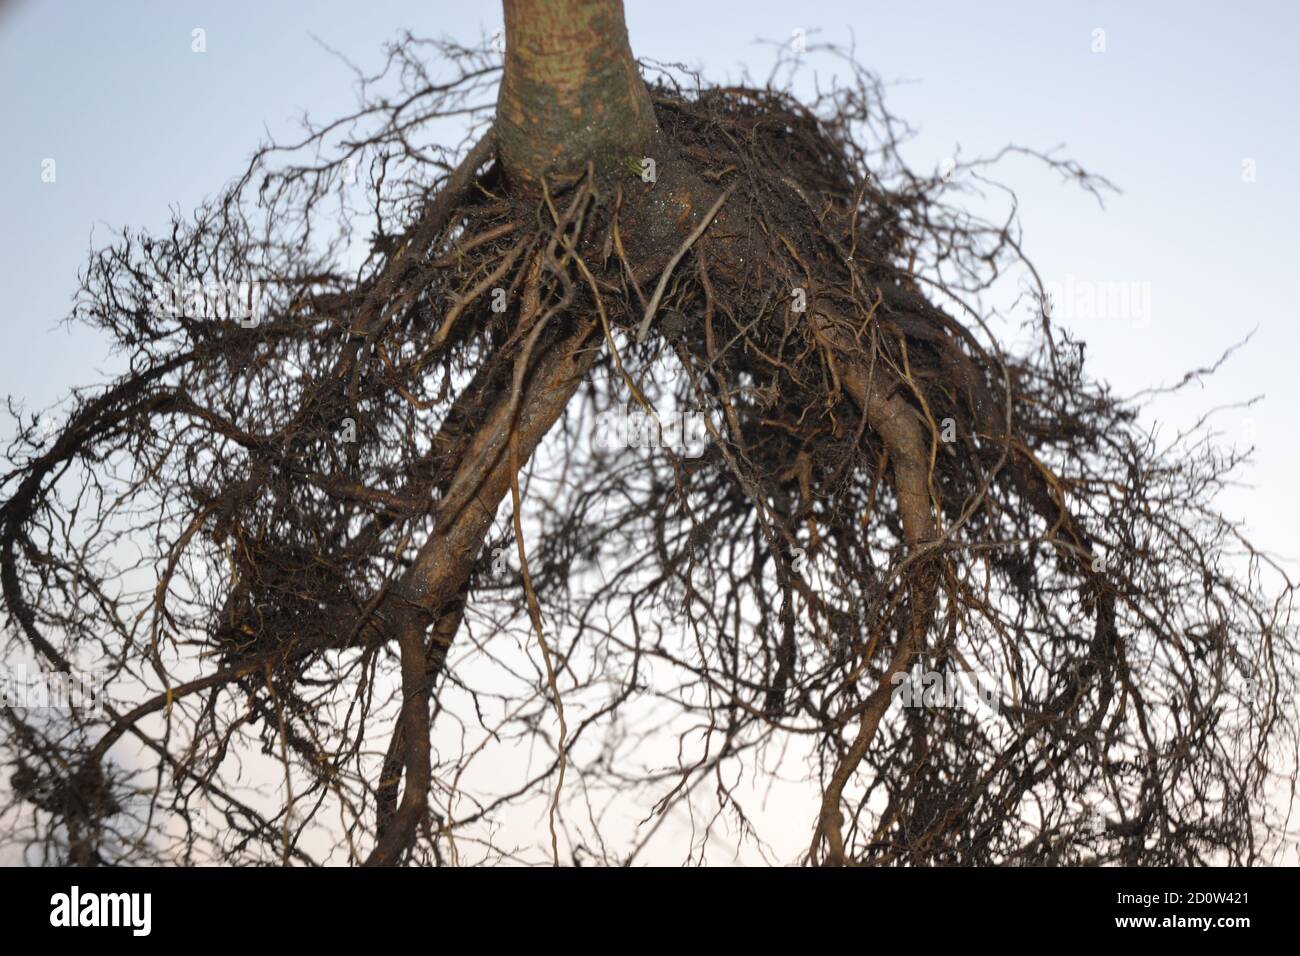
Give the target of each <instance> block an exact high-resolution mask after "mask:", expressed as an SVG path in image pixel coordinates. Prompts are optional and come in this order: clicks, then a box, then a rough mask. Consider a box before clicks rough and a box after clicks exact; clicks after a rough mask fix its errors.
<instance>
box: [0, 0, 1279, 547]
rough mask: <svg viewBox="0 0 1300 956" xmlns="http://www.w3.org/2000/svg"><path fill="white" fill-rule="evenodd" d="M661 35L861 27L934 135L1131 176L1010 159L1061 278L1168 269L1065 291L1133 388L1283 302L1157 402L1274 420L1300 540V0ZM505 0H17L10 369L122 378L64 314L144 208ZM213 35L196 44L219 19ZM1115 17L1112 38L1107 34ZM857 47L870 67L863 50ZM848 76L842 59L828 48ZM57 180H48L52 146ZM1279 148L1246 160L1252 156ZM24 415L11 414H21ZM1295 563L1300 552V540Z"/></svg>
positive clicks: (1162, 417) (8, 244) (790, 17)
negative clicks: (1118, 299)
mask: <svg viewBox="0 0 1300 956" xmlns="http://www.w3.org/2000/svg"><path fill="white" fill-rule="evenodd" d="M627 9H628V24H629V31H630V34H631V39H632V48H633V51H634V52H635V53H636V54H637V55H638V56H642V57H650V58H654V59H658V60H665V61H679V62H683V63H686V64H687V65H690V66H692V67H697V68H700V69H702V70H703V71H704V72H705V74H706V76H708V77H710V78H713V79H727V78H732V79H734V78H738V77H739V76H740V74H741V72H742V70H743V69H744V68H745V67H748V68H749V70H750V72H751V73H752V74H753V75H754V76H756V77H760V78H761V77H765V76H766V75H767V73H768V69H769V67H770V64H771V61H772V55H773V54H772V51H771V49H770V47H768V46H764V45H761V44H759V43H757V42H756V41H757V40H759V39H764V40H776V41H781V40H788V38H789V37H790V35H791V31H792V30H795V29H803V30H805V31H807V33H808V36H809V40H810V42H813V43H816V42H823V41H825V42H833V43H840V44H846V45H847V44H849V43H851V42H852V43H856V49H857V55H858V58H859V59H860V60H861V61H862V62H863V63H864V64H865V65H867V66H869V67H870V68H872V69H874V70H875V71H877V72H878V73H879V74H880V75H881V76H882V77H883V78H884V79H885V80H886V81H899V85H897V86H896V87H895V88H894V89H893V91H892V93H891V95H890V96H889V100H888V102H889V105H890V106H891V108H892V111H893V112H894V113H895V114H897V115H899V116H901V117H903V118H905V119H906V120H908V121H909V122H910V123H912V124H913V125H914V126H915V127H917V128H918V129H919V130H920V135H919V136H918V138H917V139H916V140H915V141H914V142H913V143H912V144H911V145H910V146H909V148H908V149H907V151H906V154H907V156H908V157H909V159H910V160H911V161H912V163H913V165H914V166H916V167H917V168H919V169H931V168H934V167H936V166H938V165H939V164H940V163H941V162H942V160H943V159H944V158H945V157H947V156H949V155H951V154H952V153H953V151H954V149H955V148H956V147H957V146H960V148H961V155H962V156H963V157H970V156H975V155H978V154H981V153H992V152H995V151H996V150H997V149H998V148H1000V147H1001V146H1003V145H1005V144H1006V143H1008V142H1014V143H1017V144H1020V145H1024V146H1031V147H1038V148H1043V149H1049V148H1052V147H1054V146H1057V145H1058V144H1064V145H1065V150H1064V152H1065V154H1066V155H1069V156H1071V157H1073V158H1075V159H1077V160H1079V161H1080V162H1081V163H1082V164H1083V165H1084V166H1085V167H1086V168H1087V169H1089V170H1090V171H1092V172H1097V173H1101V174H1103V175H1105V176H1107V177H1108V178H1110V179H1111V180H1112V181H1113V182H1114V183H1116V184H1117V185H1118V186H1119V187H1120V188H1121V189H1122V190H1123V194H1122V195H1119V196H1115V197H1113V198H1111V199H1109V200H1108V202H1107V208H1106V210H1104V211H1102V210H1100V209H1099V208H1098V206H1097V203H1096V202H1095V201H1094V200H1093V199H1092V198H1091V197H1089V196H1087V195H1085V194H1083V193H1082V192H1080V191H1079V190H1077V189H1074V188H1072V187H1069V186H1067V185H1064V184H1062V183H1061V182H1060V179H1059V177H1058V176H1056V175H1055V174H1053V173H1051V172H1048V171H1045V170H1043V169H1042V168H1040V167H1038V166H1035V165H1033V164H1031V163H1029V162H1027V161H1021V160H1013V161H1008V162H1007V163H1006V164H1005V165H1004V166H1003V167H1002V170H1001V178H1002V179H1003V181H1006V182H1009V183H1011V184H1013V185H1014V186H1015V187H1016V188H1017V191H1018V193H1019V196H1020V201H1021V216H1022V220H1023V222H1024V225H1025V230H1026V249H1027V251H1028V252H1029V253H1030V255H1031V257H1033V258H1034V260H1035V261H1036V263H1037V265H1038V267H1039V270H1040V272H1041V273H1042V275H1043V276H1044V278H1045V279H1047V280H1049V281H1058V282H1065V281H1066V277H1067V276H1069V277H1072V278H1073V280H1074V281H1075V282H1079V281H1084V282H1109V283H1128V282H1133V283H1144V284H1147V285H1145V286H1144V288H1146V289H1149V292H1150V315H1149V317H1143V318H1141V320H1140V321H1131V320H1125V319H1120V318H1106V319H1095V318H1094V319H1087V318H1082V317H1073V318H1071V317H1070V316H1068V315H1066V316H1063V319H1064V322H1065V324H1066V325H1068V326H1070V327H1071V328H1072V329H1073V331H1074V332H1076V333H1077V334H1078V335H1079V336H1081V337H1082V338H1084V339H1085V340H1086V341H1087V342H1088V353H1087V357H1088V369H1089V371H1090V372H1091V374H1092V375H1094V376H1096V377H1100V378H1103V379H1106V380H1108V381H1110V382H1111V383H1112V385H1113V386H1114V388H1115V390H1116V391H1117V392H1118V393H1120V394H1129V393H1133V392H1137V391H1140V390H1142V389H1145V388H1149V387H1153V386H1156V385H1159V384H1162V383H1171V382H1173V381H1176V380H1177V379H1178V378H1180V377H1181V376H1182V374H1183V373H1184V372H1186V371H1187V370H1189V369H1192V368H1195V367H1198V366H1202V365H1206V364H1208V363H1210V362H1212V361H1213V360H1214V359H1215V358H1217V357H1218V355H1219V354H1220V353H1221V352H1222V351H1223V350H1224V349H1225V348H1227V347H1228V346H1229V345H1231V344H1232V343H1234V342H1236V341H1237V340H1239V339H1241V338H1242V337H1244V336H1245V335H1246V334H1247V333H1248V332H1249V331H1250V330H1251V329H1253V328H1256V327H1257V328H1258V331H1257V332H1256V334H1255V337H1254V338H1253V339H1252V340H1251V342H1250V343H1249V344H1248V345H1247V346H1246V347H1245V348H1244V349H1243V350H1241V351H1240V352H1238V353H1237V354H1236V355H1235V356H1234V358H1233V359H1232V360H1230V361H1229V363H1228V364H1227V365H1226V366H1225V367H1224V368H1223V369H1222V370H1221V372H1220V373H1219V374H1218V375H1216V376H1215V377H1214V378H1213V379H1211V380H1210V381H1209V382H1207V383H1206V384H1205V386H1204V387H1203V388H1196V389H1193V390H1190V391H1187V392H1184V393H1183V394H1182V395H1181V396H1180V397H1179V398H1178V399H1176V400H1174V401H1166V402H1164V403H1162V404H1160V405H1158V406H1157V407H1156V409H1155V410H1154V411H1155V414H1156V416H1158V419H1157V418H1152V423H1153V424H1154V423H1155V422H1156V421H1157V420H1158V421H1159V422H1160V423H1163V424H1162V427H1163V428H1164V429H1166V430H1167V431H1172V430H1173V428H1174V427H1175V426H1177V425H1179V424H1187V423H1189V422H1190V421H1192V420H1194V419H1196V418H1197V417H1199V416H1200V415H1201V414H1203V413H1205V412H1207V411H1209V410H1210V409H1211V408H1214V407H1216V406H1220V405H1227V404H1231V403H1234V402H1240V401H1245V400H1247V399H1249V398H1251V397H1253V396H1255V395H1261V394H1262V395H1263V396H1264V398H1263V399H1262V400H1261V402H1260V403H1259V404H1258V405H1256V406H1255V407H1254V408H1253V409H1251V410H1250V411H1249V412H1240V411H1229V412H1226V413H1224V414H1223V415H1222V416H1220V417H1219V418H1217V419H1216V421H1217V423H1218V426H1219V427H1220V428H1221V429H1222V430H1223V432H1224V433H1225V438H1226V440H1229V441H1236V442H1237V443H1239V444H1240V443H1249V442H1251V441H1253V443H1254V444H1255V446H1256V448H1257V451H1256V460H1255V463H1254V464H1253V465H1252V466H1251V467H1249V468H1248V469H1246V470H1244V471H1243V472H1242V473H1241V478H1242V479H1243V481H1244V482H1245V485H1244V486H1243V487H1241V488H1237V489H1233V490H1232V491H1231V492H1230V493H1229V494H1228V495H1227V496H1225V498H1224V499H1223V501H1222V506H1223V509H1224V510H1225V511H1226V512H1227V513H1228V514H1229V515H1230V516H1233V517H1236V518H1240V519H1241V520H1242V521H1243V522H1244V524H1245V527H1246V529H1247V531H1248V533H1249V534H1250V535H1251V536H1252V537H1253V538H1254V539H1255V541H1256V543H1257V544H1258V545H1260V546H1261V547H1263V548H1264V549H1265V550H1268V551H1271V552H1274V553H1276V554H1279V555H1282V556H1285V557H1288V558H1300V541H1298V539H1300V535H1298V534H1297V532H1298V531H1300V515H1298V514H1297V509H1296V507H1295V505H1294V499H1293V498H1291V496H1290V493H1291V491H1292V490H1293V489H1294V487H1295V485H1296V480H1297V474H1296V472H1297V466H1300V455H1297V450H1296V434H1297V429H1296V421H1297V418H1298V417H1300V369H1297V367H1296V362H1297V359H1298V358H1300V322H1297V315H1296V312H1297V303H1298V302H1300V268H1298V265H1300V238H1298V230H1300V125H1298V124H1297V122H1296V100H1297V91H1300V57H1297V56H1296V55H1295V49H1294V44H1295V37H1296V35H1297V34H1298V33H1300V4H1294V3H1286V2H1281V0H1278V2H1270V3H1266V2H1249V0H1248V2H1242V3H1236V4H1232V5H1226V4H1210V3H1185V2H1184V3H1172V2H1170V3H1143V4H1134V3H1084V2H1073V3H1064V2H1053V3H1042V2H1037V3H1033V2H1014V3H1012V2H1002V3H986V4H972V3H970V2H968V0H961V2H958V0H945V2H933V0H922V2H915V3H911V2H909V3H902V4H900V3H896V2H891V3H879V2H873V0H846V2H832V0H800V2H798V3H789V2H785V3H781V2H765V0H744V2H740V0H728V2H714V3H701V2H699V0H691V2H679V0H628V2H627ZM500 16H501V15H500V7H499V4H498V3H496V2H486V0H484V2H455V3H450V2H441V0H371V2H368V3H365V4H361V3H357V2H355V0H316V2H310V3H309V2H306V0H298V2H290V0H277V2H260V3H254V2H239V0H223V2H212V0H189V2H185V3H177V2H174V0H173V2H164V0H123V2H117V3H102V2H89V0H82V2H71V0H67V2H63V0H17V2H14V3H11V4H8V5H5V4H3V3H0V89H3V90H4V91H5V92H4V94H3V97H0V142H2V143H3V147H2V148H0V334H2V336H3V338H2V340H0V341H2V343H3V344H2V345H0V395H6V394H8V395H14V396H16V397H19V398H21V399H23V400H24V401H25V404H26V406H27V408H28V409H29V410H32V409H37V408H40V407H43V406H46V405H48V404H50V403H51V402H53V401H56V400H58V399H60V398H62V397H63V396H64V395H65V394H66V392H67V390H68V388H69V387H71V386H73V385H84V384H90V383H92V382H99V381H102V379H103V376H102V375H101V374H99V373H98V372H97V371H96V370H107V369H110V368H111V367H112V363H111V362H110V361H109V359H108V357H107V352H106V344H105V342H104V341H103V340H100V339H97V338H96V337H95V336H94V335H93V334H90V333H88V332H87V331H86V330H84V329H74V330H72V331H71V332H69V331H67V330H65V329H63V328H61V327H58V326H57V323H58V321H59V320H60V319H61V318H63V317H64V316H65V315H66V313H67V312H68V310H69V307H70V297H71V295H72V293H73V291H74V289H75V287H76V274H77V271H78V269H79V268H81V267H82V266H83V265H84V263H85V260H86V254H87V251H88V249H89V247H90V246H91V245H103V244H105V243H107V242H108V241H109V240H110V238H111V235H112V233H113V231H114V230H115V229H119V228H120V227H122V226H127V225H129V226H143V227H155V228H157V227H162V226H163V225H165V224H166V222H167V221H168V209H169V206H172V205H175V206H177V207H179V208H180V209H182V210H184V211H189V210H190V209H192V208H193V207H194V206H195V205H197V204H198V203H199V202H200V201H201V200H202V199H203V198H205V197H210V196H213V195H215V194H216V193H217V191H218V190H219V188H220V187H221V186H222V185H224V184H225V183H226V182H227V181H228V180H229V179H230V178H231V177H232V176H233V175H235V174H236V173H238V172H239V171H241V170H242V169H243V167H244V165H245V163H246V161H247V159H248V157H249V155H250V153H251V152H252V150H253V149H254V148H255V147H256V145H257V144H258V143H259V142H260V141H262V140H264V139H265V138H266V137H267V131H268V130H269V131H270V132H271V133H273V134H275V135H277V136H280V137H288V136H290V135H291V134H293V133H294V132H295V131H296V130H297V119H298V117H299V116H300V115H301V113H302V111H303V110H307V111H308V112H309V113H310V114H311V115H312V117H314V118H315V119H318V120H321V119H331V118H333V117H335V116H337V115H342V114H343V113H345V112H348V111H350V110H351V109H352V108H353V106H354V94H353V86H352V80H353V77H352V75H351V74H350V73H349V71H348V70H347V69H346V68H345V67H344V65H343V64H342V63H340V62H339V61H338V59H336V58H335V57H334V56H332V55H331V54H329V53H328V52H327V51H326V50H325V49H323V48H322V46H321V45H320V43H318V42H317V41H316V40H315V39H313V35H314V36H315V37H318V38H319V40H320V41H321V42H322V43H324V44H327V45H329V46H330V47H333V48H334V49H336V50H338V51H340V52H341V53H343V54H345V55H346V56H347V57H348V58H349V59H350V60H352V62H354V63H356V64H357V65H358V66H359V67H361V68H362V69H363V70H365V71H366V72H373V71H374V70H376V69H377V68H378V67H379V66H380V65H381V63H382V44H383V43H384V42H385V41H388V40H391V39H393V38H394V37H395V36H396V34H397V32H398V31H399V30H401V29H409V30H410V31H411V32H413V33H414V34H415V35H417V36H437V35H445V36H450V37H453V38H457V39H462V40H465V41H467V42H477V41H478V40H479V38H480V37H482V36H484V35H488V34H491V33H492V32H493V31H495V30H497V29H499V27H500V23H501V20H500ZM195 27H202V28H204V29H205V30H206V31H207V52H206V53H204V54H195V53H193V52H191V48H190V44H191V30H192V29H194V28H195ZM1098 29H1101V30H1104V31H1105V44H1106V49H1105V52H1104V53H1094V52H1092V47H1093V45H1094V42H1095V41H1094V31H1095V30H1098ZM841 69H842V68H841ZM820 76H821V77H822V78H826V77H828V76H829V73H828V72H827V71H826V70H825V69H822V70H821V71H820ZM46 158H53V159H54V160H55V161H56V162H57V181H56V182H55V183H53V184H48V183H43V182H42V181H41V168H42V167H41V164H42V160H44V159H46ZM1244 161H1250V162H1251V163H1252V164H1253V168H1254V171H1255V179H1254V181H1253V182H1247V181H1244V180H1243V162H1244ZM0 430H2V431H3V432H4V433H5V435H8V434H9V432H10V430H11V423H10V422H9V421H8V419H6V418H4V417H3V414H2V413H0ZM1291 564H1292V566H1293V567H1300V564H1298V563H1295V562H1292V563H1291Z"/></svg>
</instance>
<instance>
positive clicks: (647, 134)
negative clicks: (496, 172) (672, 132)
mask: <svg viewBox="0 0 1300 956" xmlns="http://www.w3.org/2000/svg"><path fill="white" fill-rule="evenodd" d="M504 6H505V21H506V56H505V76H504V77H503V78H502V80H501V91H500V95H499V96H498V98H497V118H496V133H497V144H498V155H499V157H500V160H501V164H502V167H503V168H504V170H505V172H506V175H507V176H508V177H510V179H511V180H512V181H514V182H515V183H517V184H519V185H522V186H525V187H526V188H539V183H540V180H541V178H542V177H543V176H551V175H556V174H558V175H565V174H569V173H578V172H581V171H582V170H583V169H584V168H585V167H586V164H587V162H588V161H589V160H590V161H592V162H594V163H595V164H596V165H597V166H598V167H599V166H603V165H606V164H614V163H618V162H619V161H621V160H625V159H627V158H628V157H632V158H635V159H638V160H639V159H640V157H641V153H640V150H641V148H642V147H643V146H644V145H645V144H646V143H647V141H648V140H649V139H650V138H651V137H652V136H653V135H654V134H655V132H656V130H657V126H656V124H655V118H654V110H653V108H652V107H651V105H650V95H649V93H648V92H647V91H646V88H645V84H644V83H643V82H642V80H641V74H640V72H639V71H638V70H637V66H636V61H635V60H634V59H633V58H632V48H631V46H630V45H629V44H628V39H627V25H626V23H625V22H624V19H623V3H622V0H504Z"/></svg>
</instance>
